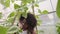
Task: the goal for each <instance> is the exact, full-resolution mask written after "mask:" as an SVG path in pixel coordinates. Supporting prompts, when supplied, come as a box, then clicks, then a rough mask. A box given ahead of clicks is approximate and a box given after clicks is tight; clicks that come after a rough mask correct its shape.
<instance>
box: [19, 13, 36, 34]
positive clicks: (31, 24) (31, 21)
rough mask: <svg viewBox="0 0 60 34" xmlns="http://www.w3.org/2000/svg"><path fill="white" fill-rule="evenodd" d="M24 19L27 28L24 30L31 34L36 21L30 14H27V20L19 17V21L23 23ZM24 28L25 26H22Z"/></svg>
mask: <svg viewBox="0 0 60 34" xmlns="http://www.w3.org/2000/svg"><path fill="white" fill-rule="evenodd" d="M24 19H25V20H26V22H25V24H26V25H27V26H28V27H27V28H26V29H27V30H28V31H29V32H30V33H31V34H32V33H33V32H32V31H33V30H34V28H35V26H36V25H37V20H36V18H35V16H34V15H33V14H31V13H27V18H25V17H23V16H22V15H21V17H20V19H19V21H23V20H24ZM24 27H25V25H24ZM24 27H23V28H24Z"/></svg>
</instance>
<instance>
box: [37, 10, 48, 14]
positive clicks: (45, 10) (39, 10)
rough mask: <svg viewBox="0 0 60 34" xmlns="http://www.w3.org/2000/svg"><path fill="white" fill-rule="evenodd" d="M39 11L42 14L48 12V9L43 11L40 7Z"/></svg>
mask: <svg viewBox="0 0 60 34" xmlns="http://www.w3.org/2000/svg"><path fill="white" fill-rule="evenodd" d="M38 12H39V13H40V14H48V11H47V10H44V11H43V12H41V10H40V9H38Z"/></svg>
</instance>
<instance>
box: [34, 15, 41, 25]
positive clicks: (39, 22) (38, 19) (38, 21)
mask: <svg viewBox="0 0 60 34" xmlns="http://www.w3.org/2000/svg"><path fill="white" fill-rule="evenodd" d="M35 17H36V19H37V25H38V26H40V24H41V23H42V21H41V20H40V18H39V16H38V15H35Z"/></svg>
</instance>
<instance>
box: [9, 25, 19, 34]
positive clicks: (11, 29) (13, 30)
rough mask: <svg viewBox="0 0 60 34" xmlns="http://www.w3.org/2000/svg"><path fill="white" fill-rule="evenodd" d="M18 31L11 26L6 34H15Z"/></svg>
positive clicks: (15, 27)
mask: <svg viewBox="0 0 60 34" xmlns="http://www.w3.org/2000/svg"><path fill="white" fill-rule="evenodd" d="M18 30H19V29H18V27H17V26H12V27H10V28H9V30H8V33H15V32H17V31H18Z"/></svg>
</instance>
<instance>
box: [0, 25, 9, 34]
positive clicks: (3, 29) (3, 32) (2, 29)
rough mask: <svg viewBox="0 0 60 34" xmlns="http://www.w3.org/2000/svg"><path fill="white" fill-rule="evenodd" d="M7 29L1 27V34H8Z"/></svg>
mask: <svg viewBox="0 0 60 34" xmlns="http://www.w3.org/2000/svg"><path fill="white" fill-rule="evenodd" d="M7 30H8V29H7V28H5V27H3V26H0V34H7Z"/></svg>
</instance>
